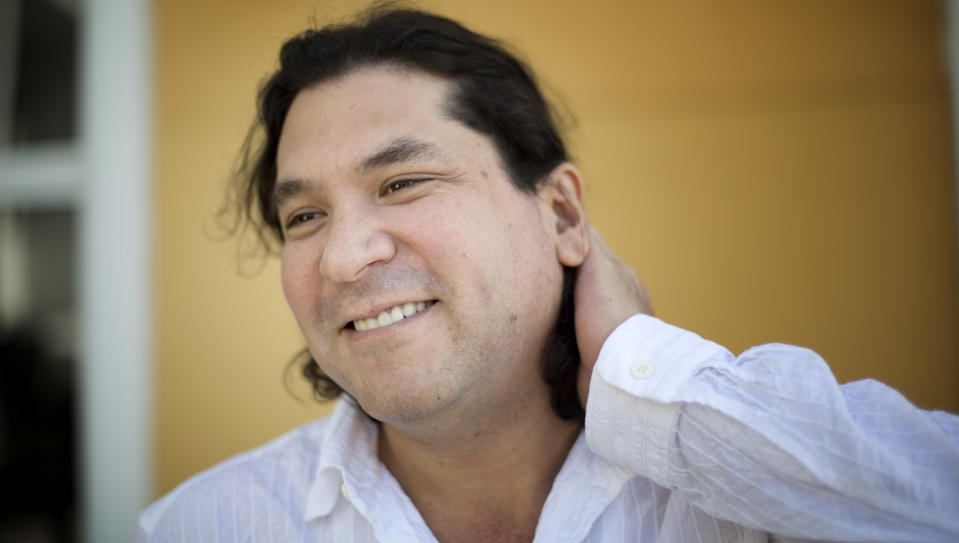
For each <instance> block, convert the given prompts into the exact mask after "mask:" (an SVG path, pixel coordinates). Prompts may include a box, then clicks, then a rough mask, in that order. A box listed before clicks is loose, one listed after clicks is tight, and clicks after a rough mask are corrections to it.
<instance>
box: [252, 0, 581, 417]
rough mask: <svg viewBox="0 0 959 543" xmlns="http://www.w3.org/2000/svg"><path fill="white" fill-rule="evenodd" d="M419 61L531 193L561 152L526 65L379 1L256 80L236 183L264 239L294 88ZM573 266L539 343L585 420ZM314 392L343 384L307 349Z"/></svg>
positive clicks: (486, 41) (571, 405)
mask: <svg viewBox="0 0 959 543" xmlns="http://www.w3.org/2000/svg"><path fill="white" fill-rule="evenodd" d="M376 65H388V66H397V67H401V68H407V69H411V70H418V71H422V72H425V73H429V74H431V75H435V76H438V77H441V78H443V79H446V80H447V81H450V82H451V83H452V86H453V91H452V93H451V97H450V99H449V101H448V103H447V104H446V105H445V109H446V111H445V113H446V114H447V115H448V116H449V117H450V118H452V119H455V120H457V121H459V122H462V123H463V124H464V125H466V126H468V127H470V128H472V129H473V130H476V131H477V132H479V133H482V134H485V135H486V136H488V137H489V138H490V139H491V140H492V141H493V143H494V145H495V147H496V150H497V152H498V154H499V156H500V159H501V161H502V166H503V168H504V170H505V171H506V173H507V174H508V176H509V178H510V180H511V181H512V182H513V183H514V184H515V185H516V186H517V187H518V188H519V189H520V190H522V191H523V192H525V193H527V194H530V195H532V194H535V193H536V191H537V189H538V187H539V185H540V183H541V182H543V181H544V180H545V179H546V178H547V175H548V174H549V173H550V172H551V171H552V170H553V169H554V168H555V167H556V166H558V165H559V164H561V163H562V162H564V161H566V160H567V153H566V148H565V146H564V144H563V140H562V138H561V137H560V134H559V131H558V130H557V127H556V122H555V120H554V116H553V114H552V112H551V109H550V106H549V104H548V103H547V102H546V100H545V99H544V98H543V95H542V93H541V92H540V90H539V88H538V87H537V84H536V82H535V79H534V77H533V75H532V72H531V70H530V69H529V68H528V67H527V66H525V65H524V64H523V62H521V61H520V60H518V59H517V58H516V57H515V56H514V55H512V54H510V53H508V52H507V51H506V49H505V48H504V47H503V45H501V44H500V43H499V42H497V41H496V40H493V39H491V38H488V37H486V36H482V35H480V34H477V33H475V32H472V31H470V30H468V29H466V28H464V27H463V26H462V25H460V24H458V23H456V22H455V21H452V20H450V19H447V18H445V17H441V16H437V15H434V14H430V13H425V12H422V11H417V10H412V9H402V8H397V7H396V6H394V5H393V4H376V5H374V6H373V7H371V8H369V9H368V10H366V11H365V12H363V13H362V14H360V15H359V16H358V17H357V18H356V19H355V20H354V21H353V22H350V23H346V24H338V25H331V26H327V27H324V28H321V29H313V30H307V31H305V32H303V33H302V34H299V35H297V36H294V37H293V38H291V39H290V40H288V41H287V42H286V43H284V44H283V47H282V49H281V50H280V68H279V69H278V70H277V71H276V72H274V73H273V74H272V76H270V78H269V79H268V80H267V81H266V83H265V84H263V86H262V87H261V89H260V92H259V95H258V100H257V106H258V107H257V113H258V118H257V121H256V123H255V124H254V126H253V127H252V128H251V130H250V134H249V135H248V137H247V141H246V144H245V145H244V150H243V153H242V156H241V159H242V160H241V164H240V171H239V175H238V176H237V184H236V186H235V187H234V190H235V194H234V196H235V199H236V200H237V202H236V204H237V207H236V209H237V211H238V212H239V217H240V219H241V220H242V221H244V222H245V223H246V224H249V225H252V226H253V227H254V231H255V232H256V234H257V235H258V237H259V239H260V241H262V242H263V243H264V245H265V246H267V247H275V246H276V244H277V243H282V241H283V231H282V228H281V225H280V222H279V217H278V215H277V208H276V204H275V202H274V201H273V188H274V185H275V183H276V175H277V170H276V153H277V147H278V145H279V141H280V134H281V132H282V130H283V122H284V120H285V118H286V115H287V112H288V111H289V109H290V105H291V104H292V103H293V100H294V98H296V96H297V94H298V93H299V92H300V91H301V90H303V89H305V88H307V87H311V86H313V85H316V84H318V83H321V82H324V81H329V80H333V79H336V78H339V77H343V76H345V75H347V74H349V73H351V72H352V71H354V70H356V69H358V68H362V67H368V66H376ZM575 277H576V270H575V269H573V268H565V269H564V275H563V295H562V302H561V306H560V311H559V313H560V314H559V318H558V320H557V323H556V326H555V328H554V330H553V332H552V336H551V338H550V340H549V341H548V343H547V345H546V348H545V352H544V356H543V357H544V363H543V378H544V379H545V381H546V383H547V384H548V385H549V387H550V401H551V403H552V407H553V409H554V411H555V412H556V414H557V415H558V416H559V417H561V418H563V419H577V418H579V419H582V418H583V416H584V413H583V409H582V407H581V406H580V403H579V398H578V396H577V392H576V377H577V367H578V365H579V362H580V361H579V349H578V347H577V345H576V334H575V329H574V327H573V286H574V284H575ZM297 361H299V362H301V363H302V373H303V375H304V376H305V377H306V378H307V379H308V380H309V381H310V383H311V384H312V387H313V392H314V395H315V396H316V397H317V398H318V399H332V398H335V397H336V396H338V395H339V394H340V392H342V389H341V388H340V387H339V386H338V385H337V384H336V383H335V382H333V380H332V379H330V378H329V376H327V375H326V374H324V373H323V371H322V370H321V369H320V366H319V365H318V364H317V363H316V362H315V361H314V360H313V359H312V358H311V357H310V355H309V352H308V351H305V350H304V351H303V352H302V353H301V355H300V356H298V357H297Z"/></svg>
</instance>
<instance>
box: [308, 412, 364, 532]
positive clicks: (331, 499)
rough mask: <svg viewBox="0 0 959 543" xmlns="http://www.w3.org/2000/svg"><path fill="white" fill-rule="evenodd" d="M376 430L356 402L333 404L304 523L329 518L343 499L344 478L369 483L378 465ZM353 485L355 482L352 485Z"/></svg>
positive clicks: (310, 490)
mask: <svg viewBox="0 0 959 543" xmlns="http://www.w3.org/2000/svg"><path fill="white" fill-rule="evenodd" d="M378 435H379V427H378V426H377V424H376V423H375V422H374V421H373V420H371V419H370V418H369V417H368V416H366V414H365V413H363V411H362V410H360V409H359V408H358V407H357V406H356V404H355V401H354V400H352V399H347V398H345V397H343V396H341V397H340V399H339V400H337V402H336V406H335V407H334V409H333V414H332V415H330V419H329V426H328V427H327V431H326V436H325V438H324V439H323V443H322V446H321V451H320V457H319V459H318V461H317V465H316V477H315V479H314V480H313V484H312V485H311V486H310V489H309V493H308V495H307V500H306V508H305V510H304V516H305V518H306V520H307V521H309V520H313V519H315V518H318V517H323V516H326V515H329V514H330V512H332V511H333V508H334V507H335V506H336V501H337V500H338V499H340V497H341V496H342V492H343V488H344V486H345V484H344V482H345V476H346V474H349V475H350V478H351V479H358V480H360V481H370V480H372V479H374V478H375V477H376V474H377V473H378V471H379V469H381V465H380V463H379V459H378V458H377V456H376V440H377V437H378ZM354 482H355V481H354Z"/></svg>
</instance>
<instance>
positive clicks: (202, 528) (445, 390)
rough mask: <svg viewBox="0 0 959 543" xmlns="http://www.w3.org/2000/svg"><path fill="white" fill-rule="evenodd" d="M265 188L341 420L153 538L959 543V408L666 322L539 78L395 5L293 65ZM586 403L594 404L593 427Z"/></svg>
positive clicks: (147, 535)
mask: <svg viewBox="0 0 959 543" xmlns="http://www.w3.org/2000/svg"><path fill="white" fill-rule="evenodd" d="M260 115H261V124H262V126H263V128H264V129H265V139H264V142H263V146H262V147H261V148H260V149H258V150H256V151H254V152H252V155H251V156H250V161H249V166H250V167H249V177H248V178H247V185H246V187H245V191H244V192H243V194H244V195H245V196H246V197H247V200H246V201H245V205H246V206H248V207H247V209H251V208H252V209H253V210H255V213H254V214H253V215H254V216H253V218H254V219H257V218H259V219H260V220H262V222H263V224H264V225H265V226H264V228H265V229H266V231H267V232H272V233H273V234H275V236H276V238H277V239H278V240H279V241H281V243H282V268H283V273H282V278H283V288H284V293H285V295H286V298H287V301H288V302H289V304H290V307H291V309H292V310H293V313H294V315H295V316H296V318H297V321H298V323H299V325H300V327H301V330H302V332H303V335H304V338H305V340H306V343H307V346H308V349H309V352H310V354H311V356H312V360H311V361H310V362H309V363H308V364H307V365H306V366H305V368H304V371H305V373H306V375H307V376H308V377H309V378H310V379H311V380H312V381H313V383H314V387H315V388H316V390H317V392H318V393H319V394H321V395H333V396H335V395H337V394H339V391H340V390H342V391H344V392H345V393H346V394H344V395H343V397H342V398H341V399H340V400H339V402H338V404H337V406H336V409H335V411H334V414H333V415H332V416H331V417H329V418H328V419H324V420H321V421H317V422H314V423H312V424H309V425H307V426H304V427H302V428H299V429H297V430H294V431H293V432H291V433H289V434H286V435H284V436H282V437H280V438H278V439H277V440H275V441H273V442H271V443H268V444H266V445H264V446H262V447H260V448H258V449H256V450H254V451H251V452H248V453H245V454H243V455H240V456H237V457H235V458H233V459H231V460H229V461H227V462H224V463H223V464H220V465H219V466H217V467H214V468H213V469H211V470H209V471H207V472H205V473H203V474H200V475H198V476H196V477H194V478H193V479H191V480H190V481H188V482H187V483H185V484H183V485H181V486H180V487H179V488H177V489H176V490H174V491H173V492H171V493H170V494H169V495H167V496H165V497H164V498H162V499H161V500H159V501H158V502H157V503H156V504H154V505H153V506H151V507H150V508H149V509H147V510H146V511H145V512H144V513H143V515H142V516H141V519H140V526H139V532H138V534H137V537H138V538H139V539H141V540H149V541H169V540H175V541H219V540H224V541H232V540H254V541H259V540H279V541H299V540H304V541H374V540H377V541H433V540H437V541H442V542H452V541H533V540H535V541H549V542H553V541H766V540H768V538H769V535H768V534H772V535H773V537H774V538H776V539H781V540H788V539H797V538H808V539H831V540H889V541H905V540H943V541H944V540H950V539H954V538H956V537H959V521H957V520H956V519H955V518H954V517H956V515H954V513H955V511H954V508H955V505H954V504H955V503H959V445H957V441H959V421H957V419H956V418H954V417H951V416H949V415H945V414H942V413H926V412H922V411H919V410H917V409H915V408H914V407H912V406H911V405H909V404H908V403H907V402H906V401H905V400H904V399H903V398H902V397H901V396H899V395H898V394H896V393H895V392H894V391H892V390H890V389H888V388H886V387H883V386H882V385H879V384H876V383H855V384H853V385H851V386H849V385H847V386H846V387H843V388H840V387H838V386H837V385H836V383H835V380H834V379H833V378H832V375H831V374H830V373H829V370H828V368H827V367H826V365H825V363H824V362H823V361H822V360H821V359H820V358H819V357H818V356H816V355H815V354H814V353H811V352H809V351H807V350H804V349H798V348H795V347H789V346H783V345H770V346H764V347H759V348H756V349H752V350H750V351H747V352H746V353H744V354H743V355H741V356H740V357H739V358H738V359H735V358H734V357H733V356H732V355H730V354H729V353H728V352H727V351H726V350H725V349H723V348H722V347H720V346H718V345H715V344H713V343H711V342H708V341H705V340H703V339H701V338H699V337H698V336H696V335H694V334H692V333H690V332H686V331H683V330H679V329H677V328H674V327H672V326H669V325H667V324H665V323H663V322H661V321H658V320H656V319H654V318H652V317H651V316H649V315H648V313H650V308H649V302H648V300H647V296H646V293H645V289H644V288H643V286H642V284H641V283H640V282H639V281H638V279H637V278H636V276H635V274H634V273H633V272H632V270H630V269H629V268H628V267H627V266H625V265H624V264H623V263H622V262H621V261H620V260H619V259H617V258H616V257H615V256H614V255H613V254H612V253H611V252H610V251H609V249H608V248H607V247H606V246H605V244H603V242H602V240H601V238H600V237H599V236H598V235H597V234H596V233H595V232H594V231H593V230H592V229H591V228H590V227H589V225H588V222H587V219H586V216H585V214H584V211H583V206H582V179H581V176H580V174H579V172H578V171H577V169H576V168H575V166H573V165H572V164H570V163H569V162H568V160H567V155H566V151H565V148H564V146H563V143H562V140H561V138H560V137H559V135H558V133H557V131H556V129H555V126H554V123H553V121H552V120H551V117H550V113H549V109H548V107H547V105H546V103H545V101H544V100H543V98H542V96H541V95H540V93H539V91H538V90H537V88H536V85H535V83H534V81H533V79H532V77H531V76H530V74H529V72H528V71H527V70H526V69H525V67H523V66H522V65H521V64H520V63H519V62H517V61H516V60H515V59H514V58H513V57H511V56H510V55H508V54H507V53H505V52H504V51H503V50H502V49H501V48H500V47H499V46H498V45H497V44H496V43H495V42H493V41H491V40H489V39H487V38H484V37H482V36H478V35H476V34H474V33H472V32H470V31H468V30H466V29H464V28H462V27H461V26H459V25H458V24H456V23H454V22H452V21H449V20H447V19H443V18H439V17H435V16H432V15H428V14H424V13H419V12H413V11H403V10H391V9H379V10H373V11H372V12H370V13H369V14H367V15H365V16H363V17H362V18H361V20H360V21H358V22H357V23H355V24H352V25H347V26H342V27H329V28H326V29H323V30H320V31H311V32H307V33H305V34H303V35H300V36H298V37H296V38H293V39H292V40H290V41H289V42H287V44H286V45H284V47H283V50H282V52H281V67H280V69H279V71H278V72H277V73H275V74H274V75H273V77H272V78H271V79H270V80H269V81H268V82H267V84H266V85H265V87H264V89H263V91H262V92H261V95H260ZM584 409H585V415H584Z"/></svg>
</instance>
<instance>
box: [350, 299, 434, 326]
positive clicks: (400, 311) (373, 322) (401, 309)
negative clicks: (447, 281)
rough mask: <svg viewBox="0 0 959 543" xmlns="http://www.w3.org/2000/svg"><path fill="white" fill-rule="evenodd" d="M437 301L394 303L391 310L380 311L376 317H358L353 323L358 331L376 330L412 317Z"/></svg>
mask: <svg viewBox="0 0 959 543" xmlns="http://www.w3.org/2000/svg"><path fill="white" fill-rule="evenodd" d="M435 303H436V301H435V300H430V301H428V302H406V303H405V304H402V305H394V306H393V307H392V308H390V309H389V310H386V311H380V314H379V315H377V316H375V317H368V318H365V319H357V320H355V321H353V322H352V323H351V324H352V325H353V328H355V329H356V331H357V332H366V331H367V330H375V329H376V328H382V327H384V326H389V325H391V324H396V323H397V322H400V321H401V320H403V319H405V318H407V317H412V316H413V315H415V314H417V313H419V312H420V311H423V310H424V309H426V308H427V307H429V306H431V305H433V304H435Z"/></svg>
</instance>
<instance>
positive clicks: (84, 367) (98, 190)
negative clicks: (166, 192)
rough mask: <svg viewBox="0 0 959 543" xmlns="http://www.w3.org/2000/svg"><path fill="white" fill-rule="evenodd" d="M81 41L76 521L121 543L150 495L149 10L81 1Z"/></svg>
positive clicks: (126, 1)
mask: <svg viewBox="0 0 959 543" xmlns="http://www.w3.org/2000/svg"><path fill="white" fill-rule="evenodd" d="M80 7H81V8H82V12H81V14H80V17H78V22H79V36H80V53H81V58H80V71H79V73H80V74H81V75H80V89H81V92H80V95H81V99H80V108H79V110H80V115H81V118H80V127H81V137H80V148H81V160H82V162H83V184H82V186H81V190H80V198H79V207H78V211H79V217H80V236H79V240H80V250H79V253H78V254H79V257H80V285H79V286H80V288H79V293H80V300H79V301H80V310H79V316H80V318H79V322H80V330H79V331H80V338H81V339H80V368H79V370H80V371H79V372H78V374H79V383H78V384H79V398H80V405H79V408H80V410H79V413H80V414H79V421H78V422H79V430H80V432H79V434H78V435H79V436H80V443H79V447H80V449H79V450H80V461H79V468H80V469H79V473H80V474H81V476H80V487H79V488H80V495H79V496H78V505H79V514H80V519H81V525H82V532H81V534H82V540H83V541H86V542H88V543H94V542H96V543H100V542H103V543H112V542H125V541H129V539H130V536H131V535H132V533H133V529H134V526H135V523H136V516H137V513H138V512H139V510H140V509H141V508H142V507H143V506H144V505H145V504H146V503H147V502H148V501H149V500H150V498H151V497H152V493H153V485H152V474H153V424H152V411H153V380H152V341H151V337H152V317H151V315H152V310H153V307H152V300H151V298H152V287H153V285H152V274H151V270H152V254H153V245H154V244H153V237H152V224H153V218H152V217H153V213H152V207H153V202H152V199H151V175H152V170H151V159H150V155H151V152H150V151H151V144H152V141H151V134H152V123H151V109H152V101H151V100H152V96H151V86H152V73H153V57H152V37H153V36H152V34H153V33H152V6H151V2H150V1H149V0H85V1H83V2H82V3H81V5H80Z"/></svg>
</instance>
